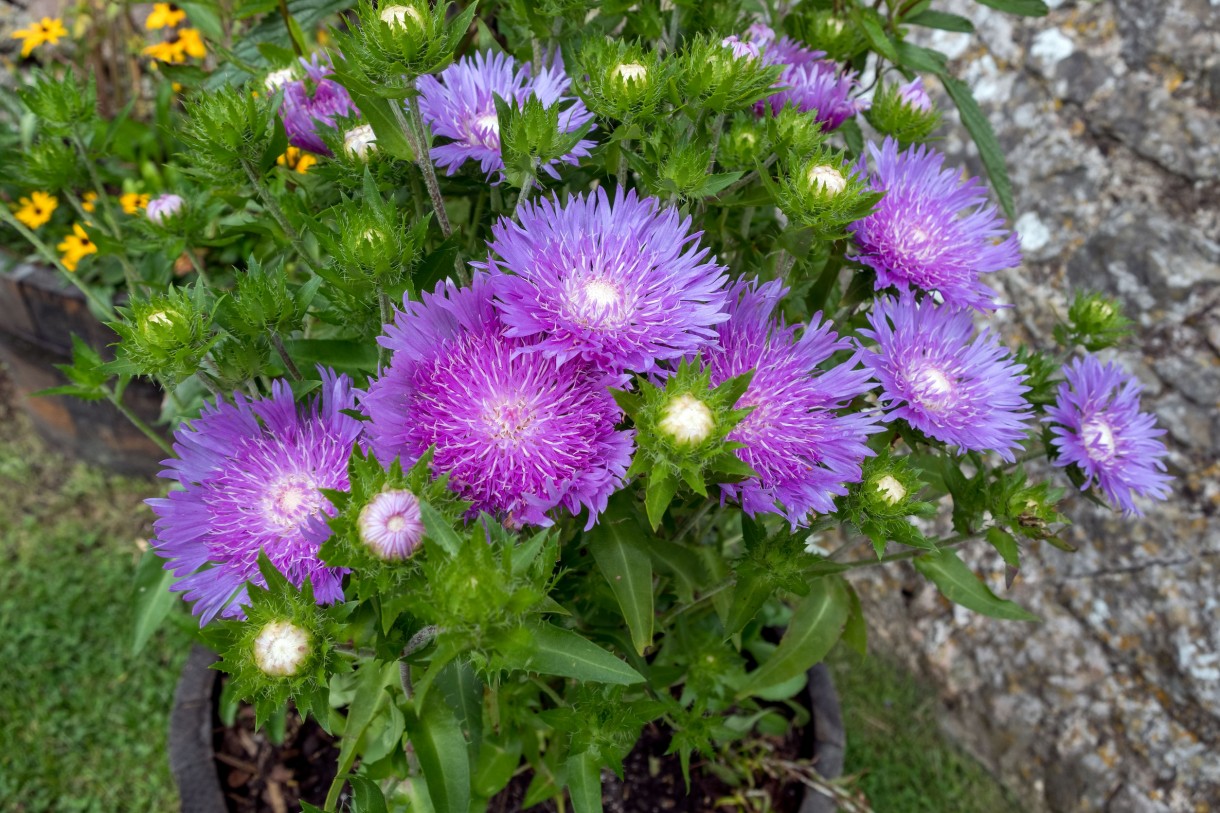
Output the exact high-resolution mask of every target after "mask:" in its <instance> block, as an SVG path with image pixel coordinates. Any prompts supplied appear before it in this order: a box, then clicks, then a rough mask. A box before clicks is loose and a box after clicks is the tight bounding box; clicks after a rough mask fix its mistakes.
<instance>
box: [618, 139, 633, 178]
mask: <svg viewBox="0 0 1220 813" xmlns="http://www.w3.org/2000/svg"><path fill="white" fill-rule="evenodd" d="M630 146H631V139H629V138H624V139H623V140H622V141H620V142H619V143H618V167H617V168H616V173H615V174H617V175H618V185H619V188H620V189H622V188H625V187H626V186H627V171H628V167H627V149H628V148H629V147H630Z"/></svg>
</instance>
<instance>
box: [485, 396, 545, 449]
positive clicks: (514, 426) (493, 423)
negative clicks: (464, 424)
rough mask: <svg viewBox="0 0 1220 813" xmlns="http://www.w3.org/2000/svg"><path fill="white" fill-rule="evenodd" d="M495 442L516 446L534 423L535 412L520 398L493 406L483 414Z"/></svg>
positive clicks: (501, 401) (499, 402) (505, 400)
mask: <svg viewBox="0 0 1220 813" xmlns="http://www.w3.org/2000/svg"><path fill="white" fill-rule="evenodd" d="M483 418H484V420H485V421H486V424H487V427H488V429H489V430H490V435H491V438H492V439H493V440H499V441H502V442H504V443H506V444H510V445H516V444H518V443H520V442H521V440H522V438H523V437H524V436H525V434H526V432H527V431H528V430H529V428H530V426H531V425H532V424H533V423H534V410H533V409H531V408H530V405H529V404H528V403H527V402H526V400H525V399H524V398H522V397H520V396H518V397H516V398H514V399H511V400H509V399H504V400H500V401H498V402H496V403H493V404H491V405H490V406H489V407H488V408H487V409H486V410H485V411H484V413H483Z"/></svg>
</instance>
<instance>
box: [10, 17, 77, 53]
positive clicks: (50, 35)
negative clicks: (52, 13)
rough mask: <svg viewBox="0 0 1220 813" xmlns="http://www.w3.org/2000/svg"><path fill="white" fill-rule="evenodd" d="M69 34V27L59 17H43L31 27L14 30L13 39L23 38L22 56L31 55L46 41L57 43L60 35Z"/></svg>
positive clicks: (52, 43) (51, 43)
mask: <svg viewBox="0 0 1220 813" xmlns="http://www.w3.org/2000/svg"><path fill="white" fill-rule="evenodd" d="M66 36H68V29H66V28H64V24H63V21H62V20H60V19H59V18H58V17H55V18H51V17H43V18H42V21H41V22H37V23H34V24H33V25H31V26H30V27H29V28H20V29H18V30H16V31H14V32H13V39H15V40H22V44H21V56H22V57H27V56H29V55H30V54H31V53H32V52H33V51H34V49H35V48H37V47H38V46H39V45H42V44H43V43H44V42H45V43H48V44H50V45H55V44H56V43H58V42H59V39H60V37H66Z"/></svg>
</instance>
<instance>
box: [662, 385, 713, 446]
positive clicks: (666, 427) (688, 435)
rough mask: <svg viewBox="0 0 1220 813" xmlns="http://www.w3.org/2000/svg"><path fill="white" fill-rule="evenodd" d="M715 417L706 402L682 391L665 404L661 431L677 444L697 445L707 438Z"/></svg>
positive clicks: (710, 432)
mask: <svg viewBox="0 0 1220 813" xmlns="http://www.w3.org/2000/svg"><path fill="white" fill-rule="evenodd" d="M715 425H716V419H715V417H714V416H713V415H712V411H711V410H710V409H708V406H707V404H705V403H703V402H702V401H700V400H699V399H698V398H696V397H695V396H693V395H691V394H690V393H682V394H681V395H679V396H678V397H677V398H675V399H673V400H672V401H670V402H669V403H668V404H667V405H666V406H665V412H664V414H663V415H662V416H661V423H660V426H661V431H662V432H664V433H665V434H667V435H669V436H670V437H671V438H673V440H675V441H677V442H678V443H679V444H682V445H688V446H697V445H699V444H700V443H702V442H703V441H705V440H707V438H708V436H709V435H711V434H712V429H713V428H714V427H715Z"/></svg>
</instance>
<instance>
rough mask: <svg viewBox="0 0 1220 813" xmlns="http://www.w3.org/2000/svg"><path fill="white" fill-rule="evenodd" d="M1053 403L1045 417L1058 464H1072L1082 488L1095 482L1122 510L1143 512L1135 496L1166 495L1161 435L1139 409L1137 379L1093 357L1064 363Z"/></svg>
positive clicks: (1163, 451)
mask: <svg viewBox="0 0 1220 813" xmlns="http://www.w3.org/2000/svg"><path fill="white" fill-rule="evenodd" d="M1063 375H1064V377H1065V378H1066V379H1067V380H1066V381H1064V383H1062V384H1060V385H1059V397H1058V399H1057V400H1056V401H1055V405H1054V406H1052V407H1050V408H1049V409H1047V411H1046V414H1047V417H1046V418H1045V419H1044V420H1046V421H1047V422H1049V423H1051V424H1052V426H1051V432H1053V433H1054V434H1055V438H1054V440H1053V441H1052V443H1054V445H1055V446H1056V448H1057V449H1058V450H1059V458H1058V460H1056V461H1055V464H1056V465H1058V466H1068V465H1076V466H1078V467H1079V468H1080V470H1081V471H1082V472H1083V473H1084V476H1085V482H1084V485H1083V486H1082V488H1088V487H1089V486H1090V485H1092V484H1093V483H1096V484H1097V485H1098V487H1100V488H1101V490H1102V492H1103V493H1104V494H1105V495H1106V497H1107V498H1109V500H1110V501H1111V502H1113V503H1115V504H1117V505H1118V506H1119V507H1120V508H1122V509H1123V511H1124V512H1125V513H1128V514H1135V515H1136V516H1142V515H1143V512H1141V511H1140V509H1139V506H1137V505H1136V504H1135V497H1136V496H1140V497H1155V498H1156V499H1159V500H1163V499H1165V498H1166V497H1168V496H1169V482H1170V481H1171V480H1172V479H1173V478H1172V477H1170V476H1169V475H1167V474H1165V473H1164V471H1165V462H1164V458H1165V455H1166V454H1167V451H1166V449H1165V444H1164V443H1163V442H1161V441H1160V440H1158V438H1159V437H1160V436H1161V435H1164V434H1165V430H1164V429H1158V428H1157V427H1156V418H1154V417H1153V416H1152V415H1150V414H1148V413H1146V412H1140V399H1139V396H1140V391H1141V389H1142V388H1141V387H1140V383H1139V381H1137V380H1136V378H1135V376H1132V375H1129V374H1127V373H1125V372H1123V370H1122V368H1120V367H1119V366H1118V365H1117V364H1114V363H1112V362H1111V363H1109V364H1102V363H1101V362H1100V361H1098V360H1097V359H1096V358H1095V357H1094V356H1085V357H1084V358H1083V359H1076V360H1075V361H1073V362H1072V363H1071V364H1069V365H1067V366H1065V367H1064V368H1063Z"/></svg>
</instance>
